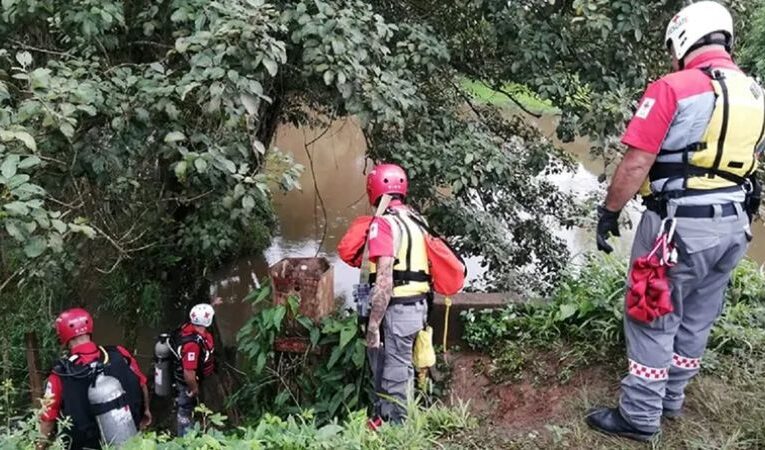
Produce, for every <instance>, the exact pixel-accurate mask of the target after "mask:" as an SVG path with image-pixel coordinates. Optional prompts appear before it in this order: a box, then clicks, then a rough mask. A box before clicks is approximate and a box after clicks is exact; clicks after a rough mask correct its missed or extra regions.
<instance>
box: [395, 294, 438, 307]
mask: <svg viewBox="0 0 765 450" xmlns="http://www.w3.org/2000/svg"><path fill="white" fill-rule="evenodd" d="M427 300H428V294H417V295H408V296H406V297H391V299H390V302H388V305H389V307H390V306H394V305H407V306H411V305H419V304H422V303H424V302H426V301H427Z"/></svg>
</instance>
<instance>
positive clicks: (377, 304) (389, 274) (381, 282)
mask: <svg viewBox="0 0 765 450" xmlns="http://www.w3.org/2000/svg"><path fill="white" fill-rule="evenodd" d="M392 295H393V258H392V257H390V256H381V257H380V258H379V259H378V261H377V280H376V281H375V287H374V290H373V291H372V300H371V302H370V303H371V306H372V308H371V311H370V312H369V328H371V329H373V330H376V329H379V327H380V323H382V320H383V317H384V316H385V310H386V309H388V302H390V298H391V296H392Z"/></svg>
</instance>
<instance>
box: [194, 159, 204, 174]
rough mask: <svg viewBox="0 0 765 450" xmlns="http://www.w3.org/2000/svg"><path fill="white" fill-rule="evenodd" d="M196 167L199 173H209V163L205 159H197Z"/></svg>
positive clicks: (195, 161)
mask: <svg viewBox="0 0 765 450" xmlns="http://www.w3.org/2000/svg"><path fill="white" fill-rule="evenodd" d="M194 167H195V168H196V169H197V172H199V173H205V172H207V161H205V159H204V158H197V159H195V160H194Z"/></svg>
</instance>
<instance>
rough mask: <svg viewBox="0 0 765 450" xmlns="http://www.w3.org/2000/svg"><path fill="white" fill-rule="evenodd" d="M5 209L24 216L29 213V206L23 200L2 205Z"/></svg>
mask: <svg viewBox="0 0 765 450" xmlns="http://www.w3.org/2000/svg"><path fill="white" fill-rule="evenodd" d="M3 208H5V209H6V210H7V211H9V212H11V213H13V214H14V215H17V216H26V215H27V214H29V208H28V207H27V205H26V203H24V202H10V203H6V204H5V205H3Z"/></svg>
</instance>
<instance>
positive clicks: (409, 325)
mask: <svg viewBox="0 0 765 450" xmlns="http://www.w3.org/2000/svg"><path fill="white" fill-rule="evenodd" d="M407 185H408V181H407V177H406V173H405V172H404V170H403V169H402V168H401V167H399V166H397V165H394V164H382V165H378V166H376V167H375V168H374V169H373V170H372V171H371V172H370V173H369V175H368V176H367V195H368V196H369V203H370V204H372V205H373V206H377V205H378V203H379V201H380V199H381V198H382V196H383V195H384V194H388V195H390V196H391V197H392V200H391V202H390V206H389V207H388V209H387V210H386V212H385V214H384V215H382V216H379V217H375V218H374V220H373V221H372V223H371V225H370V227H369V236H368V242H369V244H368V245H369V260H370V262H371V263H373V266H372V267H371V268H370V283H372V285H373V289H372V294H371V298H370V312H369V322H368V325H367V335H366V342H367V347H368V349H370V350H371V351H370V366H371V368H372V374H373V379H374V384H375V392H376V393H377V394H378V396H377V399H376V401H375V414H376V417H375V418H373V419H372V421H371V422H370V423H371V424H372V425H373V426H377V425H379V424H380V423H381V421H389V422H391V423H400V422H401V421H403V420H404V418H405V417H406V403H407V399H408V397H409V395H410V394H411V392H412V389H413V385H414V368H413V366H412V348H413V346H414V340H415V337H416V336H417V333H418V332H419V331H420V330H422V329H423V328H424V326H425V325H426V320H427V312H428V301H427V299H428V296H429V295H431V288H430V269H429V267H428V256H427V252H426V247H425V232H424V231H423V229H422V228H421V227H420V226H419V225H418V222H416V221H415V220H413V217H415V218H416V219H417V220H418V221H422V219H421V218H419V217H418V215H417V213H416V212H415V211H414V210H413V209H411V208H410V207H408V206H406V205H405V204H404V198H405V197H406V193H407Z"/></svg>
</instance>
